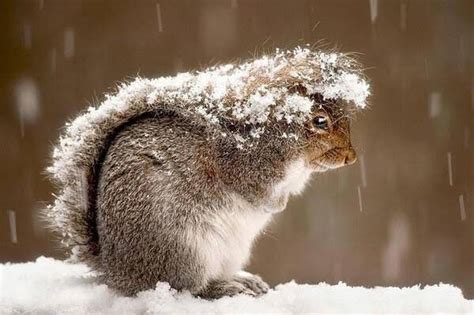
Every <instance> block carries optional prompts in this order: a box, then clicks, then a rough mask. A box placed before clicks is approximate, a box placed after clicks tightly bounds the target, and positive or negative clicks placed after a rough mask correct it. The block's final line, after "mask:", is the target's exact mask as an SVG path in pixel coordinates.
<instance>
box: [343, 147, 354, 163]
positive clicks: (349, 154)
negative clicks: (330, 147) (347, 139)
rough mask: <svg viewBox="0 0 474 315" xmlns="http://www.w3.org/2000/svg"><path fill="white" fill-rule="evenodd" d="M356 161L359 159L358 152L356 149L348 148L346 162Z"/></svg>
mask: <svg viewBox="0 0 474 315" xmlns="http://www.w3.org/2000/svg"><path fill="white" fill-rule="evenodd" d="M355 161H357V156H356V152H355V151H354V149H353V148H349V149H347V151H346V158H345V159H344V164H345V165H351V164H354V163H355Z"/></svg>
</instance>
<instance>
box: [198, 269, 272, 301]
mask: <svg viewBox="0 0 474 315" xmlns="http://www.w3.org/2000/svg"><path fill="white" fill-rule="evenodd" d="M269 289H270V287H269V286H268V284H267V283H265V281H263V280H262V278H260V277H259V276H257V275H253V274H251V273H248V272H245V271H241V272H238V273H237V274H236V275H235V276H234V277H233V278H232V279H230V280H213V281H210V282H209V283H208V285H207V286H206V287H205V288H204V289H203V290H202V291H200V292H199V293H198V294H197V295H198V296H200V297H202V298H205V299H219V298H221V297H224V296H234V295H237V294H247V295H251V296H259V295H262V294H265V293H267V292H268V290H269Z"/></svg>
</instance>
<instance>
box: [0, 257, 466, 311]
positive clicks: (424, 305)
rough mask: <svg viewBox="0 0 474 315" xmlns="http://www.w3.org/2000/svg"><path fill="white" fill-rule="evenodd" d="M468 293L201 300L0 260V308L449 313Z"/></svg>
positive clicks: (337, 292) (64, 268) (277, 294)
mask: <svg viewBox="0 0 474 315" xmlns="http://www.w3.org/2000/svg"><path fill="white" fill-rule="evenodd" d="M473 310H474V300H470V301H469V300H466V299H464V298H463V296H462V293H461V290H460V289H459V288H456V287H454V286H452V285H447V284H440V285H435V286H426V287H424V288H420V287H419V286H414V287H411V288H393V287H389V288H382V287H376V288H372V289H368V288H363V287H350V286H347V285H346V284H344V283H339V284H338V285H329V284H325V283H320V284H317V285H309V284H296V283H295V282H289V283H286V284H281V285H278V286H277V287H276V288H275V289H273V290H271V291H270V292H269V293H268V294H266V295H264V296H262V297H259V298H253V297H250V296H244V295H240V296H236V297H232V298H230V297H226V298H222V299H220V300H216V301H206V300H202V299H199V298H195V297H193V296H191V294H190V293H189V292H181V293H179V292H176V291H175V290H173V289H170V287H169V285H168V284H167V283H158V284H157V286H156V289H154V290H149V291H145V292H142V293H140V294H139V295H138V296H137V297H135V298H130V297H123V296H119V295H117V294H116V293H114V292H113V291H112V290H110V289H109V288H107V286H105V285H98V284H96V283H94V276H93V274H92V273H91V272H90V271H89V269H88V268H87V267H86V266H85V265H82V264H69V263H66V262H63V261H59V260H55V259H52V258H45V257H39V258H38V259H37V260H36V261H35V262H29V263H21V264H11V263H7V264H0V314H11V313H34V314H38V313H41V314H91V313H93V314H144V313H153V314H155V313H156V314H171V313H172V314H188V313H189V314H198V313H207V314H209V313H214V314H215V313H292V314H302V313H336V312H339V313H376V314H380V313H395V314H401V313H403V314H417V313H438V314H439V313H449V314H453V313H455V314H473Z"/></svg>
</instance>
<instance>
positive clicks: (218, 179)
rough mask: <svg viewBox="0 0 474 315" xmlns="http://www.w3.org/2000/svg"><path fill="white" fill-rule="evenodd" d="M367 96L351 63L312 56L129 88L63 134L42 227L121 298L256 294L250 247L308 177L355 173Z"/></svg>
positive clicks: (276, 58) (298, 53) (271, 58)
mask: <svg viewBox="0 0 474 315" xmlns="http://www.w3.org/2000/svg"><path fill="white" fill-rule="evenodd" d="M369 94H370V92H369V85H368V83H367V81H366V79H365V78H364V76H363V75H362V71H361V67H360V65H359V64H358V62H357V61H356V60H355V59H354V58H352V57H351V56H349V55H347V54H343V53H340V52H335V51H331V52H323V51H319V50H315V49H313V48H311V47H309V46H306V47H297V48H295V49H293V50H285V51H282V50H278V49H277V50H276V51H275V52H273V53H271V54H268V55H263V56H261V57H259V58H253V59H250V60H247V61H244V62H240V63H236V64H227V65H219V66H214V67H211V68H208V69H205V70H202V71H194V72H188V73H180V74H177V75H176V76H172V77H162V78H158V79H152V80H149V79H143V78H137V79H135V80H134V81H133V82H129V83H123V84H121V85H120V86H119V87H118V90H117V92H116V93H115V94H112V95H106V98H105V100H104V101H103V102H102V104H100V105H99V106H97V107H90V108H89V109H88V110H87V111H86V112H84V113H82V114H80V115H79V116H78V117H77V118H76V119H75V120H73V121H71V122H69V123H67V124H66V130H65V132H64V134H63V135H62V136H61V137H60V139H59V142H58V144H57V145H56V147H55V148H54V151H53V156H52V164H51V166H49V167H48V168H47V171H48V172H49V174H50V176H51V178H52V181H53V182H54V183H55V185H56V186H57V189H58V191H57V193H56V194H54V197H55V200H54V202H53V203H52V204H51V205H50V206H48V208H47V209H45V211H44V216H45V218H46V220H47V221H48V223H49V225H50V228H51V229H52V231H53V232H56V233H57V234H58V235H59V236H60V238H61V239H62V243H63V244H64V245H65V246H66V247H67V248H69V250H70V251H71V253H72V257H74V258H75V259H76V260H77V261H79V262H83V263H86V264H87V265H88V266H89V267H90V268H91V269H92V270H95V271H96V272H97V273H98V279H99V280H100V281H101V282H102V283H105V284H107V285H108V286H109V287H110V288H113V289H115V290H116V291H118V292H119V293H121V294H123V295H126V296H133V295H136V294H137V293H138V292H140V291H143V290H147V289H152V288H154V287H155V285H156V283H157V282H159V281H164V282H168V283H169V284H170V286H171V287H172V288H174V289H176V290H188V291H189V292H191V293H192V294H193V295H196V296H200V297H203V298H206V299H217V298H220V297H223V296H233V295H236V294H240V293H244V294H249V295H252V296H258V295H261V294H264V293H266V292H267V291H268V290H269V286H268V285H267V284H266V283H265V282H264V281H263V280H262V279H261V278H260V277H259V276H258V275H253V274H250V273H247V272H245V271H243V268H244V266H245V265H246V263H247V262H248V260H249V257H250V252H251V248H252V245H253V243H254V240H255V238H256V237H257V236H258V235H259V234H260V233H261V232H262V230H263V229H264V228H265V226H266V225H267V224H268V223H269V222H270V221H271V219H272V216H273V215H274V214H275V213H278V212H280V211H282V210H284V209H285V207H286V204H287V201H288V198H289V197H290V196H292V195H296V194H299V193H301V192H302V191H303V189H304V187H305V184H306V183H307V182H308V180H309V178H310V176H311V174H313V173H315V172H324V171H327V170H329V169H334V168H338V167H341V166H344V165H349V164H352V163H354V162H355V160H356V154H355V151H354V149H353V148H352V146H351V142H350V131H349V127H350V118H351V115H352V113H354V112H355V111H357V110H359V109H362V108H364V107H365V105H366V98H367V96H368V95H369Z"/></svg>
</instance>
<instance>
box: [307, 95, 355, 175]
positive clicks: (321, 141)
mask: <svg viewBox="0 0 474 315" xmlns="http://www.w3.org/2000/svg"><path fill="white" fill-rule="evenodd" d="M317 98H319V97H317ZM319 100H321V98H319ZM319 104H320V105H317V106H316V108H315V110H313V112H312V115H311V119H310V120H309V121H308V122H307V123H306V124H305V128H304V135H303V137H302V138H303V141H304V142H305V143H304V144H303V154H304V155H305V159H306V161H307V163H308V165H309V166H310V167H311V168H313V169H314V170H315V171H317V172H324V171H327V170H329V169H334V168H338V167H341V166H345V165H350V164H353V163H354V162H355V161H356V160H357V158H356V152H355V151H354V149H353V148H352V145H351V139H350V112H349V109H348V108H346V107H345V106H341V105H342V104H338V102H337V101H327V102H324V103H319Z"/></svg>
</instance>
